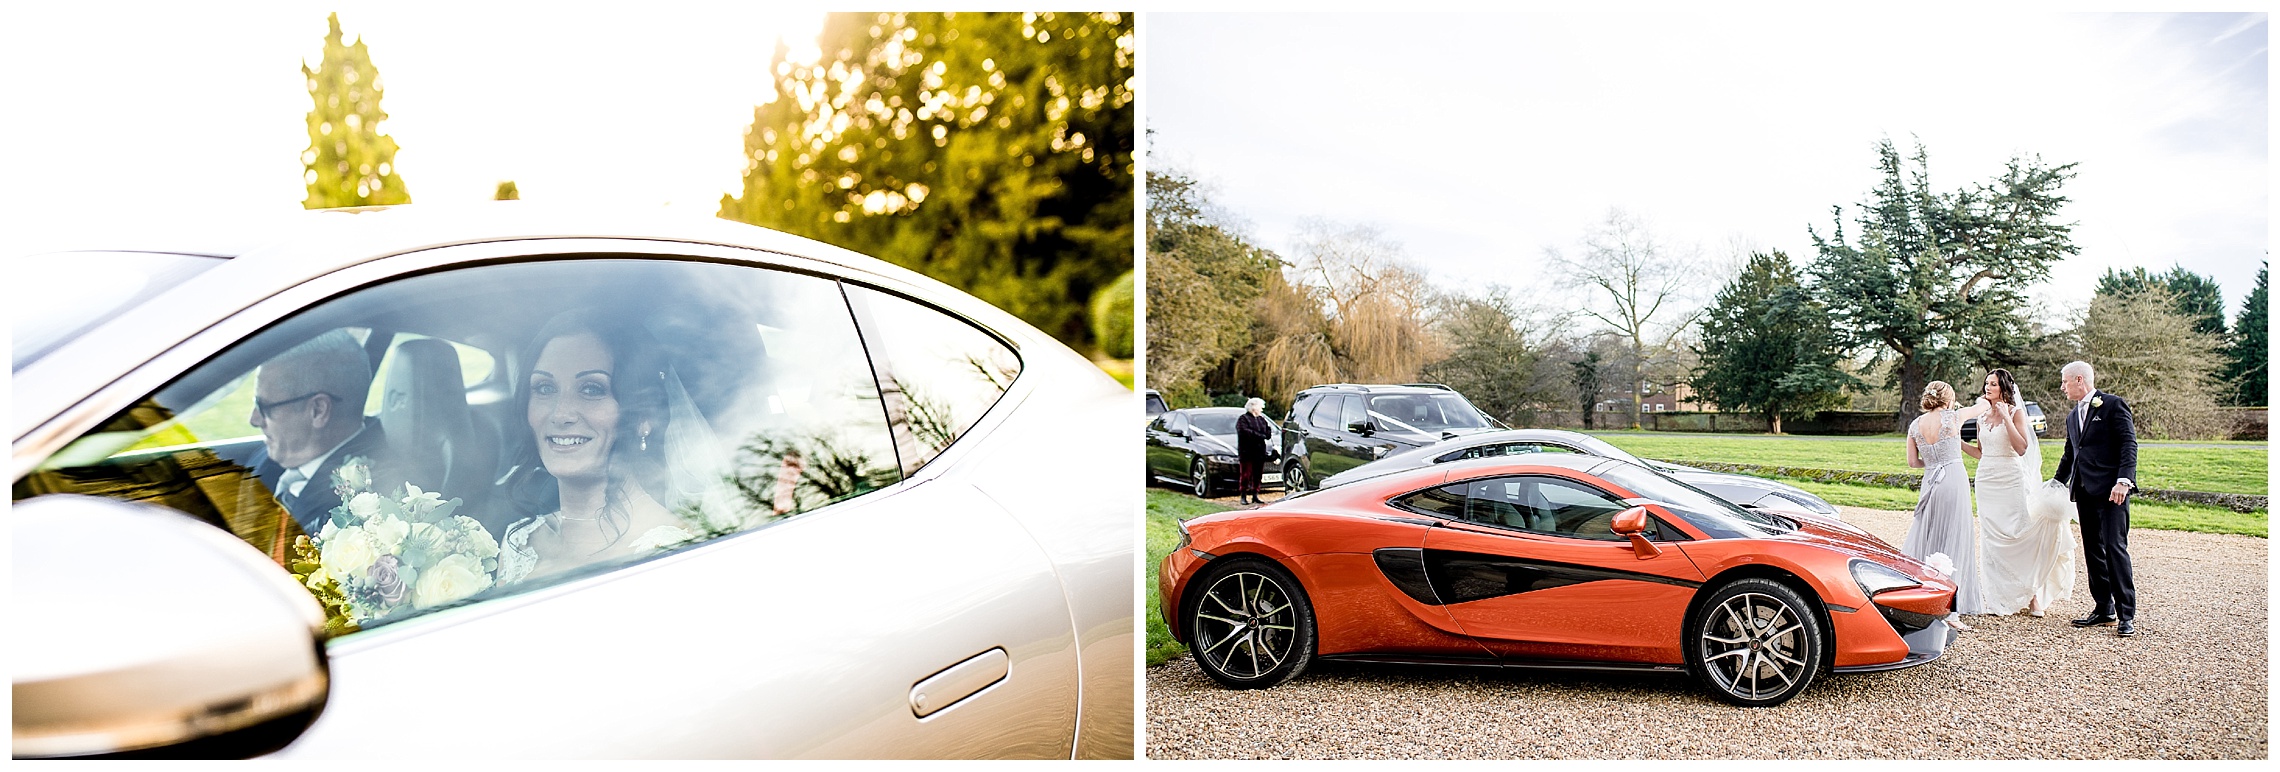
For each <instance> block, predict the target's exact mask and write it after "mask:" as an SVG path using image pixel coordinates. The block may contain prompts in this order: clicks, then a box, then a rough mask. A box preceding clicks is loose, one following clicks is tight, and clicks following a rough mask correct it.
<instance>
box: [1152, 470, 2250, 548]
mask: <svg viewBox="0 0 2280 772" xmlns="http://www.w3.org/2000/svg"><path fill="white" fill-rule="evenodd" d="M1782 482H1785V483H1789V484H1791V485H1795V486H1797V487H1799V488H1803V489H1805V490H1807V491H1810V492H1812V494H1813V495H1815V496H1819V497H1821V498H1823V499H1827V500H1828V502H1829V503H1831V504H1835V505H1838V506H1844V507H1868V508H1870V509H1892V510H1900V511H1907V510H1911V509H1915V508H1916V492H1915V491H1912V490H1908V489H1906V488H1887V487H1884V486H1880V485H1852V484H1848V483H1823V482H1813V481H1811V480H1783V481H1782ZM2269 520H2270V516H2269V514H2268V513H2267V512H2266V511H2265V510H2261V509H2260V510H2257V511H2254V512H2234V511H2232V510H2229V509H2225V508H2223V507H2203V506H2194V505H2191V504H2161V503H2155V502H2151V501H2133V502H2130V527H2131V528H2157V529H2160V530H2164V531H2197V532H2200V533H2237V534H2243V535H2247V536H2256V537H2260V538H2270V537H2269V536H2268V535H2267V527H2268V523H2269ZM1174 536H1175V538H1176V537H1177V534H1175V535H1174Z"/></svg>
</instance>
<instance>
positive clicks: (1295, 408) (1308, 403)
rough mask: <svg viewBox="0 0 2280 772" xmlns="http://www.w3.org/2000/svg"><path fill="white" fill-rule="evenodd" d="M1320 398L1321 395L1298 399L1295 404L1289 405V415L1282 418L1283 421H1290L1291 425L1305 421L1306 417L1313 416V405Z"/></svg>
mask: <svg viewBox="0 0 2280 772" xmlns="http://www.w3.org/2000/svg"><path fill="white" fill-rule="evenodd" d="M1321 398H1322V395H1319V394H1308V395H1305V396H1301V397H1299V398H1298V401H1297V402H1293V403H1291V405H1290V414H1289V415H1287V416H1284V417H1283V420H1286V421H1290V422H1291V423H1298V422H1300V421H1303V420H1305V419H1306V418H1307V417H1309V416H1312V415H1314V403H1315V402H1316V401H1317V400H1320V399H1321Z"/></svg>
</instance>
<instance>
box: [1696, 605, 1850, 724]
mask: <svg viewBox="0 0 2280 772" xmlns="http://www.w3.org/2000/svg"><path fill="white" fill-rule="evenodd" d="M1701 625H1702V629H1701V632H1700V633H1699V636H1698V640H1697V646H1698V647H1699V648H1700V651H1699V655H1698V656H1699V657H1700V660H1699V662H1700V663H1701V667H1702V668H1703V671H1704V673H1705V674H1706V675H1707V676H1708V680H1709V681H1710V682H1711V684H1712V685H1713V686H1715V687H1716V688H1717V689H1718V690H1719V691H1721V692H1724V693H1725V695H1727V696H1729V697H1731V698H1732V699H1734V700H1736V701H1739V702H1743V703H1747V704H1760V703H1764V704H1772V703H1777V702H1780V701H1785V700H1787V699H1788V697H1790V696H1793V695H1794V694H1795V693H1796V692H1797V691H1800V690H1802V689H1803V687H1804V685H1805V683H1806V682H1807V681H1809V680H1811V678H1812V676H1813V673H1814V671H1815V670H1816V669H1817V668H1818V667H1819V664H1820V663H1819V662H1818V660H1819V659H1820V652H1819V648H1820V646H1819V641H1818V638H1819V630H1818V629H1817V627H1818V623H1817V621H1816V620H1813V619H1810V618H1808V617H1806V616H1805V614H1804V613H1803V611H1802V609H1799V608H1797V607H1796V605H1795V604H1793V603H1791V602H1790V601H1789V599H1785V598H1780V597H1776V596H1775V595H1773V594H1771V593H1767V592H1756V591H1744V592H1737V593H1733V594H1731V595H1728V596H1726V597H1725V598H1724V599H1723V600H1719V601H1718V602H1717V604H1716V605H1714V606H1712V607H1710V608H1709V609H1707V610H1706V611H1705V612H1704V618H1703V620H1702V623H1701ZM1769 701H1770V702H1769Z"/></svg>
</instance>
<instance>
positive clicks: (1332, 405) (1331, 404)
mask: <svg viewBox="0 0 2280 772" xmlns="http://www.w3.org/2000/svg"><path fill="white" fill-rule="evenodd" d="M1345 404H1346V398H1345V397H1341V396H1337V395H1331V396H1327V397H1323V398H1322V400H1321V402H1320V403H1319V404H1316V405H1315V406H1314V412H1313V413H1312V414H1311V415H1309V416H1308V418H1307V422H1308V423H1311V424H1313V425H1314V428H1316V429H1342V428H1345V427H1342V426H1339V425H1338V411H1340V410H1342V409H1344V408H1343V406H1344V405H1345Z"/></svg>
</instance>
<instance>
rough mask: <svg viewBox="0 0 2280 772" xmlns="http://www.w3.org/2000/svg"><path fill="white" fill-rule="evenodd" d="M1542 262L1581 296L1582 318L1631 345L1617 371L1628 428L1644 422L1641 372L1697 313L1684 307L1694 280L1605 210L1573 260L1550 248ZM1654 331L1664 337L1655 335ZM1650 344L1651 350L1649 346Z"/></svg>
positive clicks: (1638, 225)
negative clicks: (1626, 401) (1626, 395)
mask: <svg viewBox="0 0 2280 772" xmlns="http://www.w3.org/2000/svg"><path fill="white" fill-rule="evenodd" d="M1544 252H1545V255H1546V256H1547V257H1550V258H1551V260H1552V265H1553V267H1554V268H1555V269H1556V270H1558V271H1559V272H1560V273H1561V274H1562V275H1563V276H1564V277H1565V279H1566V281H1567V284H1568V286H1570V287H1574V288H1578V289H1582V290H1584V291H1585V296H1586V298H1587V300H1588V301H1589V303H1588V304H1587V305H1585V306H1584V308H1583V313H1584V315H1585V316H1588V317H1591V318H1592V319H1596V320H1598V321H1599V322H1600V323H1601V324H1604V325H1607V327H1608V329H1611V330H1614V331H1615V332H1616V333H1618V334H1621V335H1622V336H1623V339H1624V340H1625V341H1627V342H1628V343H1630V350H1629V351H1627V352H1626V356H1625V357H1624V360H1625V362H1624V364H1626V365H1627V367H1626V368H1625V369H1626V370H1627V372H1626V376H1627V379H1628V383H1629V384H1630V389H1631V428H1633V429H1636V428H1639V423H1640V421H1641V420H1643V418H1644V413H1643V411H1644V410H1645V402H1646V396H1647V391H1646V387H1647V370H1648V368H1649V366H1650V362H1652V361H1654V360H1655V359H1656V358H1657V357H1658V356H1659V355H1661V354H1662V353H1663V352H1665V351H1667V350H1669V349H1670V348H1671V347H1672V345H1673V344H1674V343H1675V342H1676V341H1677V339H1678V336H1679V335H1680V334H1682V333H1684V332H1685V331H1686V328H1687V327H1688V326H1689V325H1691V324H1693V322H1694V319H1695V316H1696V315H1697V314H1699V313H1700V312H1701V311H1700V306H1699V305H1695V304H1694V303H1692V302H1690V301H1689V300H1688V294H1689V287H1690V286H1691V285H1692V283H1693V282H1694V281H1695V280H1696V279H1697V274H1696V273H1695V272H1693V271H1691V270H1689V269H1688V268H1687V267H1686V266H1685V265H1684V263H1686V262H1691V261H1682V260H1677V259H1673V258H1674V256H1673V255H1670V254H1668V253H1666V252H1665V251H1664V250H1663V248H1662V246H1661V245H1660V244H1659V243H1657V240H1656V239H1655V235H1654V233H1653V232H1651V231H1649V230H1648V229H1647V226H1646V223H1644V222H1642V221H1641V220H1640V219H1639V218H1638V217H1635V216H1633V215H1631V214H1629V213H1626V212H1624V211H1623V210H1621V209H1611V210H1608V212H1607V219H1606V220H1605V221H1604V222H1601V223H1600V224H1598V225H1595V226H1593V227H1592V228H1591V230H1590V231H1588V232H1586V233H1585V234H1584V237H1583V249H1582V250H1581V251H1580V252H1578V253H1577V254H1575V255H1574V256H1573V257H1571V256H1569V255H1567V254H1563V253H1562V252H1560V251H1559V250H1558V249H1556V248H1547V249H1545V250H1544ZM1657 328H1660V329H1661V330H1664V331H1667V333H1666V334H1659V335H1658V334H1656V330H1657ZM1650 341H1652V342H1650Z"/></svg>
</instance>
